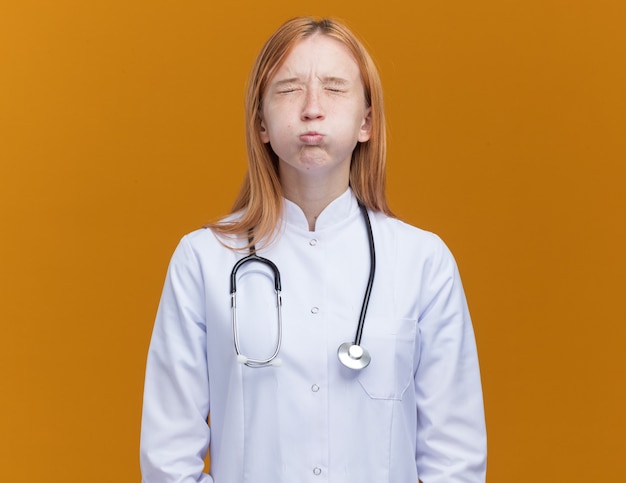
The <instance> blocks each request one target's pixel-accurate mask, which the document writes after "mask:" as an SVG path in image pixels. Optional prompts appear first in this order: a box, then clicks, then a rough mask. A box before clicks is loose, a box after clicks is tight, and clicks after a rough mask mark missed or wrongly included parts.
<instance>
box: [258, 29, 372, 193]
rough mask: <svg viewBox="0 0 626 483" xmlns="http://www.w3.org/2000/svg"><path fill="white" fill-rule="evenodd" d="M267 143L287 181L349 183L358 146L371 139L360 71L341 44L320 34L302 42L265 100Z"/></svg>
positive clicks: (264, 137)
mask: <svg viewBox="0 0 626 483" xmlns="http://www.w3.org/2000/svg"><path fill="white" fill-rule="evenodd" d="M259 129H260V135H261V140H262V141H263V142H264V143H269V144H270V145H271V147H272V150H273V151H274V152H275V153H276V155H277V156H278V158H279V169H280V173H281V179H283V178H284V176H283V175H285V174H295V175H297V176H300V175H304V176H321V177H323V178H324V177H327V176H331V177H332V176H340V177H344V178H345V180H346V184H347V177H348V176H349V171H350V159H351V156H352V151H353V150H354V148H355V146H356V144H357V142H365V141H367V140H369V138H370V130H371V123H370V109H369V107H367V106H366V104H365V95H364V91H363V82H362V81H361V75H360V72H359V67H358V65H357V63H356V61H355V59H354V57H353V56H352V53H351V52H350V51H349V50H348V48H347V47H346V46H345V45H343V44H342V43H341V42H339V41H338V40H335V39H333V38H331V37H328V36H326V35H323V34H314V35H313V36H311V37H308V38H306V39H304V40H301V41H300V42H298V43H297V44H296V45H295V46H294V47H293V49H292V50H291V52H290V53H289V55H288V56H287V58H286V60H285V61H284V63H283V64H282V65H281V67H280V68H279V69H278V70H277V71H276V74H275V75H274V77H273V78H272V79H271V81H270V82H269V85H268V87H267V89H266V92H265V93H264V95H263V102H262V110H261V115H260V123H259Z"/></svg>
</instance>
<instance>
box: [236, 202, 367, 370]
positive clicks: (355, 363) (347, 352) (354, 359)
mask: <svg viewBox="0 0 626 483" xmlns="http://www.w3.org/2000/svg"><path fill="white" fill-rule="evenodd" d="M358 205H359V208H360V210H361V213H362V214H363V219H364V220H365V227H366V229H367V236H368V244H369V251H370V271H369V277H368V280H367V286H366V288H365V293H364V295H363V304H362V305H361V313H360V315H359V323H358V324H357V330H356V334H355V336H354V342H352V343H350V342H346V343H344V344H341V345H340V346H339V348H338V350H337V356H338V357H339V360H340V361H341V363H342V364H344V365H345V366H346V367H349V368H351V369H356V370H360V369H363V368H365V367H367V365H368V364H369V362H370V360H371V357H370V354H369V352H368V351H367V350H366V349H365V348H364V347H361V339H362V337H363V327H364V326H365V317H366V315H367V308H368V305H369V301H370V296H371V293H372V287H373V285H374V275H375V273H376V247H375V245H374V235H373V232H372V224H371V222H370V218H369V215H368V213H367V208H366V207H365V206H364V205H363V204H362V203H361V202H360V201H359V202H358ZM251 238H252V237H250V241H252V240H251ZM250 262H259V263H262V264H264V265H267V266H268V267H270V268H271V269H272V271H273V272H274V290H275V291H276V307H277V309H276V310H277V315H276V318H277V325H278V332H277V341H276V348H275V350H274V352H273V354H272V355H271V356H270V357H268V358H266V359H252V358H249V357H246V356H244V355H243V354H242V353H241V348H240V345H239V329H238V326H237V272H238V271H239V269H240V268H241V267H242V266H243V265H245V264H246V263H250ZM281 290H282V287H281V281H280V271H279V270H278V267H277V266H276V264H275V263H274V262H272V261H271V260H269V259H267V258H264V257H260V256H258V255H257V254H256V247H255V246H254V244H251V246H250V254H249V255H247V256H245V257H243V258H241V259H240V260H238V261H237V262H236V263H235V265H234V266H233V269H232V271H231V273H230V298H231V314H232V327H233V339H234V342H235V352H236V354H237V360H238V361H239V362H241V363H242V364H244V365H246V366H248V367H255V368H258V367H268V366H272V365H274V366H278V365H280V364H281V362H280V359H278V354H279V352H280V347H281V344H282V334H283V322H282V295H281Z"/></svg>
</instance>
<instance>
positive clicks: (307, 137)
mask: <svg viewBox="0 0 626 483" xmlns="http://www.w3.org/2000/svg"><path fill="white" fill-rule="evenodd" d="M300 141H301V142H303V143H304V144H308V145H311V146H315V145H318V144H321V143H322V142H323V141H324V135H323V134H320V133H318V132H317V131H309V132H306V133H304V134H300Z"/></svg>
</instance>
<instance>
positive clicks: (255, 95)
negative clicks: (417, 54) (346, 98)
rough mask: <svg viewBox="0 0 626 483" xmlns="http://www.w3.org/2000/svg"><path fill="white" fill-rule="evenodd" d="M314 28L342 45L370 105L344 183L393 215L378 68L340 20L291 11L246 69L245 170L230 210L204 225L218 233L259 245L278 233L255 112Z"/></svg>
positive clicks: (273, 175) (276, 204)
mask: <svg viewBox="0 0 626 483" xmlns="http://www.w3.org/2000/svg"><path fill="white" fill-rule="evenodd" d="M315 33H321V34H323V35H328V36H329V37H331V38H333V39H336V40H338V41H340V42H341V43H342V44H344V45H345V46H347V47H348V49H349V50H350V52H351V53H352V55H353V56H354V59H355V60H356V63H357V65H358V67H359V70H360V73H361V79H362V81H363V88H364V92H365V102H366V104H367V106H368V107H370V108H371V123H372V130H371V136H370V139H369V141H367V142H365V143H358V144H357V146H356V147H355V149H354V151H353V153H352V160H351V164H350V187H351V188H352V190H353V192H354V194H355V196H356V197H357V199H358V200H359V201H360V202H361V203H363V204H364V205H365V206H366V207H367V208H369V209H371V210H373V211H380V212H383V213H386V214H388V215H390V216H393V214H392V212H391V210H390V209H389V207H388V205H387V198H386V194H385V158H386V148H387V141H386V134H387V133H386V124H385V111H384V105H383V95H382V85H381V82H380V77H379V75H378V70H377V69H376V66H375V65H374V62H373V60H372V58H371V57H370V55H369V53H368V52H367V50H366V49H365V47H364V46H363V44H362V43H361V42H360V41H359V40H358V39H357V38H356V36H355V35H354V34H353V33H352V32H351V31H350V30H349V29H348V28H347V27H346V26H345V25H343V24H342V23H340V22H338V21H336V20H331V19H314V18H310V17H297V18H294V19H291V20H288V21H287V22H285V23H284V24H283V25H282V26H281V27H280V28H279V29H278V30H277V31H276V32H275V33H274V34H273V35H272V36H271V37H270V38H269V39H268V40H267V42H266V43H265V45H264V46H263V48H262V49H261V52H260V53H259V55H258V56H257V59H256V61H255V63H254V66H253V68H252V72H251V73H250V79H249V82H248V91H247V95H246V104H245V108H246V146H247V151H248V172H247V174H246V177H245V179H244V181H243V184H242V186H241V190H240V192H239V195H238V196H237V199H236V201H235V204H234V205H233V208H232V214H236V216H233V217H230V218H229V220H228V221H223V220H222V221H219V222H216V223H211V224H209V225H207V227H209V228H212V229H213V230H214V231H215V232H216V233H217V234H218V235H221V236H222V237H226V238H233V237H237V238H238V237H241V236H246V237H247V236H249V234H251V233H252V238H251V241H250V243H249V244H248V245H247V246H250V245H252V244H253V243H259V244H260V245H261V246H264V245H267V244H269V243H271V241H272V240H273V238H274V237H275V236H276V235H277V234H278V230H277V227H279V221H280V218H281V216H282V209H283V192H282V188H281V184H280V179H279V175H278V158H277V156H276V154H275V153H274V152H273V151H272V148H271V147H270V145H269V143H267V144H266V143H264V142H263V141H261V138H260V135H259V123H260V118H259V113H260V111H261V105H262V102H263V95H264V93H265V90H266V88H267V85H268V84H269V82H270V81H271V79H272V77H273V76H274V74H275V72H276V70H277V69H278V68H279V67H280V66H281V65H282V63H283V61H284V60H285V58H286V57H287V55H288V54H289V52H290V51H291V49H292V48H293V46H294V45H295V44H296V43H298V42H299V41H300V40H302V39H305V38H307V37H310V36H311V35H313V34H315Z"/></svg>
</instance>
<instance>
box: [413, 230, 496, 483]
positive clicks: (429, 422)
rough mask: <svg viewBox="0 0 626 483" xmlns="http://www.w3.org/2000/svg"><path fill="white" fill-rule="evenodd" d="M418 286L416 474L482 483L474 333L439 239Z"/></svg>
mask: <svg viewBox="0 0 626 483" xmlns="http://www.w3.org/2000/svg"><path fill="white" fill-rule="evenodd" d="M422 284H423V287H424V289H423V291H422V294H423V300H422V304H421V306H422V308H423V309H422V310H421V313H420V315H419V320H418V330H419V335H420V338H419V340H420V347H419V350H420V356H419V362H418V367H417V370H416V372H415V392H416V401H417V413H418V414H417V446H416V448H417V452H416V464H417V469H418V474H419V477H420V480H421V481H422V482H423V483H484V482H485V473H486V446H487V443H486V429H485V418H484V408H483V397H482V388H481V381H480V370H479V366H478V355H477V350H476V343H475V339H474V331H473V327H472V322H471V320H470V316H469V311H468V307H467V302H466V299H465V294H464V292H463V287H462V284H461V279H460V276H459V272H458V269H457V266H456V263H455V261H454V258H453V257H452V254H451V253H450V252H449V250H448V248H447V247H446V246H445V245H444V244H443V242H441V241H440V240H438V246H437V249H436V250H435V251H434V252H433V256H432V257H430V258H429V260H428V261H427V262H426V265H425V267H424V270H423V278H422Z"/></svg>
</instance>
